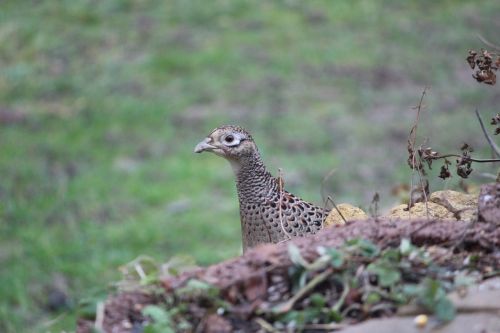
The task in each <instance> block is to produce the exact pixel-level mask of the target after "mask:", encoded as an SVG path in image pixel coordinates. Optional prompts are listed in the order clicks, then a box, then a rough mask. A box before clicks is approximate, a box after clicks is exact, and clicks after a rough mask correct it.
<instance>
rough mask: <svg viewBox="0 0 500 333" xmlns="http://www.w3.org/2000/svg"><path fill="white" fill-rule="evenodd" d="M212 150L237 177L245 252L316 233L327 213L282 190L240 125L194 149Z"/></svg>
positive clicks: (217, 131)
mask: <svg viewBox="0 0 500 333" xmlns="http://www.w3.org/2000/svg"><path fill="white" fill-rule="evenodd" d="M204 151H210V152H212V153H214V154H216V155H218V156H221V157H224V158H225V159H226V160H228V161H229V163H230V164H231V167H232V168H233V171H234V174H235V176H236V188H237V191H238V198H239V202H240V219H241V233H242V239H243V252H245V251H246V250H247V249H249V248H252V247H254V246H256V245H258V244H262V243H278V242H280V241H283V240H287V239H290V238H291V237H297V236H304V235H307V234H314V233H316V232H317V231H318V230H320V229H321V228H322V226H323V220H324V219H325V218H326V216H327V215H328V211H327V210H324V209H323V208H321V207H318V206H315V205H312V204H310V203H307V202H305V201H304V200H302V199H300V198H299V197H296V196H295V195H293V194H292V193H289V192H287V191H285V190H284V189H283V188H282V182H281V181H280V179H278V178H275V177H273V176H272V175H271V174H270V173H269V172H268V171H267V170H266V167H265V165H264V163H263V162H262V159H261V157H260V154H259V150H258V149H257V145H256V144H255V142H254V140H253V138H252V136H251V135H250V133H248V132H247V131H246V130H244V129H243V128H241V127H239V126H232V125H227V126H221V127H218V128H216V129H214V130H213V131H212V133H210V134H209V135H208V136H207V137H206V138H205V139H204V140H203V141H201V142H200V143H198V144H197V145H196V147H195V148H194V152H195V153H201V152H204Z"/></svg>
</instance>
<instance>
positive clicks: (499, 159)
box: [430, 154, 500, 163]
mask: <svg viewBox="0 0 500 333" xmlns="http://www.w3.org/2000/svg"><path fill="white" fill-rule="evenodd" d="M447 157H460V158H463V159H464V160H466V161H471V162H476V163H495V162H500V158H489V159H482V160H480V159H477V158H472V157H464V156H463V155H457V154H447V155H438V156H433V157H430V159H432V160H439V159H441V158H447Z"/></svg>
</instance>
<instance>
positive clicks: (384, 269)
mask: <svg viewBox="0 0 500 333" xmlns="http://www.w3.org/2000/svg"><path fill="white" fill-rule="evenodd" d="M366 269H367V270H368V271H369V272H371V273H374V274H377V276H378V283H379V285H381V286H382V287H390V286H392V285H394V284H395V283H397V282H399V281H400V280H401V272H400V271H399V269H398V268H397V267H396V266H394V265H391V264H390V263H389V262H387V261H385V260H377V261H375V262H372V263H371V264H369V265H368V267H367V268H366Z"/></svg>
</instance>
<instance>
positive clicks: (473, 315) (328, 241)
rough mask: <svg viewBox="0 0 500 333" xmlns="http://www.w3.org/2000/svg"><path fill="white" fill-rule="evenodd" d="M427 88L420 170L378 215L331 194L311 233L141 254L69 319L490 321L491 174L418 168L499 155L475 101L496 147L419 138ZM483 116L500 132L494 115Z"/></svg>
mask: <svg viewBox="0 0 500 333" xmlns="http://www.w3.org/2000/svg"><path fill="white" fill-rule="evenodd" d="M495 57H496V58H495ZM467 61H468V63H469V64H470V66H471V68H472V69H473V70H474V69H476V68H477V72H476V73H475V74H474V78H475V79H476V80H477V81H478V82H483V83H487V84H490V85H494V84H495V83H496V76H495V72H496V70H497V69H498V67H499V62H500V57H498V55H496V54H494V53H490V52H488V51H486V50H482V51H481V52H476V51H470V52H469V57H468V58H467ZM425 94H426V91H425V90H424V92H423V94H422V98H421V100H420V103H419V105H418V106H417V108H416V109H417V117H416V121H415V124H414V126H413V127H412V129H411V131H410V135H409V139H408V153H409V157H408V164H409V166H410V168H411V169H412V170H413V172H416V173H417V177H413V176H414V175H412V179H413V178H416V179H418V181H417V184H413V182H412V184H411V187H410V188H411V193H410V198H409V200H408V202H407V204H404V205H401V206H399V207H395V208H394V209H393V210H392V211H391V212H390V213H389V214H388V215H386V216H385V217H384V216H378V214H377V208H376V206H377V201H378V200H377V196H375V198H374V202H373V204H374V207H375V209H374V212H372V214H371V215H372V217H371V218H367V217H368V216H367V215H366V214H365V213H364V212H362V211H360V210H359V209H358V208H356V207H353V206H350V205H338V206H336V205H335V204H334V205H335V207H336V208H337V209H336V210H333V212H332V216H329V218H330V219H329V220H327V221H326V225H330V226H331V227H328V228H325V229H324V230H322V231H321V232H320V233H318V234H317V235H312V236H310V237H305V238H296V239H293V240H290V241H288V242H285V243H281V244H275V245H272V244H269V245H263V246H260V247H258V248H255V249H252V250H250V251H248V252H247V253H246V254H245V255H244V256H241V257H237V258H234V259H231V260H228V261H225V262H222V263H219V264H216V265H213V266H209V267H206V268H200V267H196V266H195V265H194V263H193V262H192V261H190V260H189V259H186V258H173V259H172V260H171V261H169V262H168V263H167V264H163V265H159V264H157V263H155V262H154V261H153V260H151V259H148V258H139V259H137V260H135V261H134V262H132V263H130V264H128V265H127V266H125V267H124V273H125V274H124V275H125V278H124V280H123V281H121V282H120V283H119V286H118V293H116V294H115V295H114V296H111V297H109V298H108V300H107V301H106V302H105V303H100V304H98V306H97V310H96V311H95V312H91V313H87V314H86V315H84V314H82V316H81V318H80V320H79V322H78V330H77V331H78V332H81V333H83V332H96V331H97V332H116V333H118V332H145V333H160V332H166V333H169V332H221V333H224V332H331V331H337V330H341V331H342V332H348V333H354V332H366V331H373V332H386V331H399V332H415V331H416V330H417V329H419V328H424V327H425V329H427V330H429V329H431V328H435V327H439V328H440V332H471V331H472V330H473V329H474V330H476V331H478V332H479V331H480V332H499V331H500V319H499V318H498V313H499V311H500V302H499V301H498V300H499V299H500V277H499V275H500V228H499V227H500V182H499V181H498V178H500V177H498V178H497V182H496V183H493V184H486V185H483V186H482V187H481V191H480V193H479V194H478V195H467V194H463V193H458V192H453V191H438V192H435V193H432V194H431V193H429V186H428V180H427V178H426V177H427V170H428V169H430V168H431V167H432V164H433V162H434V161H436V160H443V161H444V164H443V165H442V166H441V172H440V175H439V177H441V178H443V179H445V178H448V177H451V174H452V171H451V170H450V166H451V165H452V164H453V163H452V162H451V161H450V159H451V158H456V161H455V165H456V174H457V175H458V176H459V177H462V178H467V177H468V176H469V175H470V174H471V172H472V171H473V169H472V165H473V163H496V162H499V161H500V160H499V158H500V150H499V149H498V147H497V146H496V145H495V143H494V141H493V139H492V137H491V136H490V135H489V133H488V130H487V129H486V128H485V126H484V123H483V121H482V118H481V115H480V113H479V112H477V111H476V114H477V117H478V120H479V122H480V124H481V128H482V129H483V134H484V135H485V138H486V140H487V142H488V144H489V145H490V147H491V148H492V151H493V153H494V154H495V155H496V158H492V159H477V158H473V157H472V152H473V149H472V147H471V146H470V145H468V144H464V145H463V146H462V148H461V153H460V154H440V153H438V152H436V151H434V150H433V149H432V148H430V147H427V146H426V145H424V144H421V145H417V142H416V141H417V139H416V138H417V128H418V121H419V117H420V111H421V109H422V101H423V99H424V96H425ZM491 124H492V125H494V126H496V129H495V130H494V134H498V133H500V129H499V128H500V127H499V125H500V115H498V114H497V115H496V116H495V117H494V118H493V119H492V121H491ZM349 220H351V221H349ZM346 221H347V222H346ZM339 225H342V226H339ZM387 317H391V318H392V319H388V320H387V319H386V320H377V319H376V318H387ZM368 319H370V320H368ZM367 320H368V321H367ZM361 322H365V323H363V324H359V323H361ZM353 324H358V325H353Z"/></svg>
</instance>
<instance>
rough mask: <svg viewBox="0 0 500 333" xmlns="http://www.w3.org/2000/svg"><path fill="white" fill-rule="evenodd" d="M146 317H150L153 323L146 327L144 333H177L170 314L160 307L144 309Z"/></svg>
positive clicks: (150, 306)
mask: <svg viewBox="0 0 500 333" xmlns="http://www.w3.org/2000/svg"><path fill="white" fill-rule="evenodd" d="M142 314H143V315H144V316H148V317H150V318H151V319H152V320H153V322H152V323H150V324H148V325H147V326H146V327H144V333H175V330H174V329H173V328H172V326H171V325H172V319H171V316H170V313H168V311H167V310H166V309H164V308H162V307H160V306H157V305H148V306H146V307H145V308H144V309H142Z"/></svg>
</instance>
